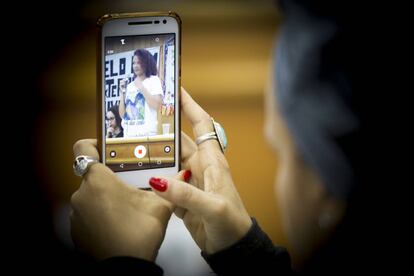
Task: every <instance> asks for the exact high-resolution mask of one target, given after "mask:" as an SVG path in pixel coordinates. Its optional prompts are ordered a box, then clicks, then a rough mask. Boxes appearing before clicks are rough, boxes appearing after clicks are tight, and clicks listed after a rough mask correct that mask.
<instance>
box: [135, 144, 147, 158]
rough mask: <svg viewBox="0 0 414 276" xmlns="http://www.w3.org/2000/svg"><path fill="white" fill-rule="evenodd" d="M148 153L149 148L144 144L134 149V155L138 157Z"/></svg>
mask: <svg viewBox="0 0 414 276" xmlns="http://www.w3.org/2000/svg"><path fill="white" fill-rule="evenodd" d="M146 154H147V148H146V147H144V146H143V145H139V146H137V147H136V148H135V150H134V155H135V156H136V157H137V158H143V157H144V156H145V155H146Z"/></svg>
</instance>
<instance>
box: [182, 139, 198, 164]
mask: <svg viewBox="0 0 414 276" xmlns="http://www.w3.org/2000/svg"><path fill="white" fill-rule="evenodd" d="M196 151H197V145H196V144H195V143H194V141H193V140H192V139H191V138H190V137H189V136H188V135H187V134H185V133H184V131H181V159H182V162H183V163H185V162H187V160H188V158H190V157H191V156H192V155H193V154H194V153H195V152H196Z"/></svg>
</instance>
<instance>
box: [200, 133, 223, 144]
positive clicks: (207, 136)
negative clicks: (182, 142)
mask: <svg viewBox="0 0 414 276" xmlns="http://www.w3.org/2000/svg"><path fill="white" fill-rule="evenodd" d="M211 139H216V140H218V138H217V135H216V133H215V132H214V131H213V132H209V133H206V134H203V135H201V136H199V137H197V139H196V140H195V142H196V144H197V145H200V144H201V143H203V142H205V141H207V140H211Z"/></svg>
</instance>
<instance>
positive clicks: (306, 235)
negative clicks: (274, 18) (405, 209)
mask: <svg viewBox="0 0 414 276" xmlns="http://www.w3.org/2000/svg"><path fill="white" fill-rule="evenodd" d="M285 8H286V9H288V13H287V14H286V17H285V21H284V24H283V25H282V27H281V29H280V33H279V36H278V40H277V42H276V47H277V50H276V52H275V59H274V67H273V68H272V72H271V74H270V81H269V89H268V92H267V94H266V124H265V134H266V137H267V140H268V141H269V143H270V144H271V145H272V147H273V148H274V149H275V153H276V155H277V156H278V160H279V166H278V171H277V177H276V196H277V201H278V203H279V206H280V210H281V213H282V220H283V226H284V229H285V231H286V234H287V237H288V239H289V242H290V246H291V248H290V249H291V252H292V255H293V259H294V263H295V262H296V264H298V265H300V264H301V263H303V262H305V261H306V260H307V259H308V258H310V257H311V256H312V254H313V253H314V252H315V251H316V250H318V248H320V246H321V244H322V243H324V242H325V241H328V240H329V239H330V238H331V236H332V234H333V233H334V231H335V228H336V227H337V225H338V224H339V223H340V222H341V221H342V218H343V216H344V214H345V210H346V207H347V200H348V198H349V197H350V195H351V194H352V191H353V189H354V185H355V183H356V181H355V175H354V171H353V168H352V164H351V163H352V162H351V161H350V153H351V152H352V149H351V148H352V137H354V136H353V134H354V133H355V131H356V130H357V129H358V118H357V116H356V115H355V114H354V112H353V110H352V108H351V107H350V105H351V102H352V87H351V78H350V72H349V68H350V67H349V63H348V62H349V61H348V60H346V53H345V52H344V51H346V48H347V45H346V44H344V41H347V37H346V33H345V34H344V33H343V32H342V29H341V27H340V26H339V25H338V24H337V22H332V21H330V20H327V19H326V18H322V17H321V18H319V17H315V16H314V15H313V14H311V13H309V12H308V11H306V10H305V9H304V7H301V6H300V5H297V4H295V3H293V4H287V6H285Z"/></svg>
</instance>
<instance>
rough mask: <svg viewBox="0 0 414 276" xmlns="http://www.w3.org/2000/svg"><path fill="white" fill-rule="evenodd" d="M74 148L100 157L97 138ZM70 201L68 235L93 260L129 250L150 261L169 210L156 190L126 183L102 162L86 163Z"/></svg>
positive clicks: (129, 253)
mask: <svg viewBox="0 0 414 276" xmlns="http://www.w3.org/2000/svg"><path fill="white" fill-rule="evenodd" d="M74 154H75V156H78V155H89V156H93V157H96V158H99V156H98V151H97V149H96V140H81V141H78V142H77V143H76V144H75V145H74ZM182 176H183V173H180V174H178V176H177V178H179V179H183V178H182ZM71 203H72V208H73V212H72V214H71V234H72V239H73V241H74V243H75V244H76V246H77V247H78V248H79V249H81V250H82V251H84V252H85V253H87V254H88V255H90V256H92V257H93V258H95V259H97V260H102V259H106V258H109V257H113V256H131V257H138V258H142V259H146V260H150V261H153V260H154V259H155V257H156V256H157V253H158V249H159V247H160V245H161V243H162V241H163V239H164V235H165V229H166V226H167V223H168V220H169V218H170V216H171V213H172V210H173V206H172V204H171V203H169V202H167V201H166V200H164V199H162V198H160V197H158V196H156V195H155V194H154V193H152V192H148V191H143V190H139V189H136V188H134V187H131V186H128V185H126V184H125V183H123V182H122V181H121V180H120V179H119V178H118V177H117V176H116V175H115V174H114V173H113V172H112V171H111V170H110V169H109V168H107V167H106V166H104V165H103V164H95V165H92V166H91V167H90V169H89V171H88V172H87V173H86V175H85V176H84V178H83V181H82V184H81V186H80V188H79V189H78V190H77V191H76V192H75V193H74V194H73V195H72V199H71Z"/></svg>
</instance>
